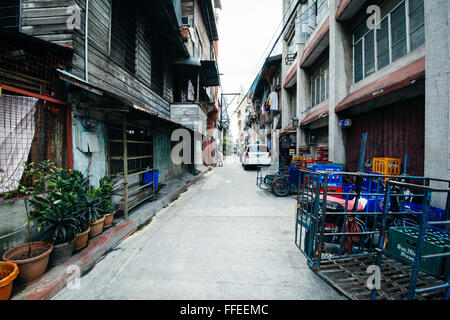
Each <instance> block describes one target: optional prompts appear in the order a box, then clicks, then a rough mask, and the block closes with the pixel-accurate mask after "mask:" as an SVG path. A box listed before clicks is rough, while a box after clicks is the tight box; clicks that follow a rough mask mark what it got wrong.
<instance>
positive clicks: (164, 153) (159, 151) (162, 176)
mask: <svg viewBox="0 0 450 320" xmlns="http://www.w3.org/2000/svg"><path fill="white" fill-rule="evenodd" d="M170 143H171V141H170V137H168V136H166V135H163V134H160V135H157V136H155V137H154V138H153V158H154V161H153V166H154V168H155V169H158V170H159V181H160V182H161V183H164V182H165V181H166V179H167V175H168V169H169V167H170V165H171V163H172V160H171V158H170V155H171V147H170Z"/></svg>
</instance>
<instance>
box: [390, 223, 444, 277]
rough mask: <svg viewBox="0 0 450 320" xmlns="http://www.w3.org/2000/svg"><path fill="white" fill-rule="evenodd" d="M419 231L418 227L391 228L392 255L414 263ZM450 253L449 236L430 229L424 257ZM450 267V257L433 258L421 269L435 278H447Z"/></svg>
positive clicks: (424, 261)
mask: <svg viewBox="0 0 450 320" xmlns="http://www.w3.org/2000/svg"><path fill="white" fill-rule="evenodd" d="M418 235H419V230H418V228H416V227H396V228H389V233H388V239H389V241H388V246H387V248H386V250H387V251H389V252H390V253H391V254H393V255H394V256H396V257H397V258H399V259H401V260H404V261H406V262H412V261H413V260H414V256H415V254H416V245H417V238H418ZM447 251H450V239H449V237H448V234H445V233H441V232H435V231H434V230H432V229H430V230H429V231H427V232H426V234H425V242H424V246H423V253H422V255H423V256H424V255H429V254H438V253H444V252H447ZM449 267H450V257H441V258H432V259H426V260H422V263H421V265H420V269H421V270H423V271H426V272H428V273H430V274H432V275H434V276H437V277H441V276H445V277H446V276H447V275H448V271H449Z"/></svg>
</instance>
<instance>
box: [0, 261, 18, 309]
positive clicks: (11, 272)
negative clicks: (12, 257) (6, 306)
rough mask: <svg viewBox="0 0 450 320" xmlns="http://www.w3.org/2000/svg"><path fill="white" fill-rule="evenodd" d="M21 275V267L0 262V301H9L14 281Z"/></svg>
mask: <svg viewBox="0 0 450 320" xmlns="http://www.w3.org/2000/svg"><path fill="white" fill-rule="evenodd" d="M18 274H19V267H18V266H17V264H15V263H12V262H5V261H0V300H8V299H9V297H10V295H11V291H12V287H13V281H14V279H16V278H17V275H18Z"/></svg>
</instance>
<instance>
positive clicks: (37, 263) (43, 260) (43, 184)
mask: <svg viewBox="0 0 450 320" xmlns="http://www.w3.org/2000/svg"><path fill="white" fill-rule="evenodd" d="M23 166H24V171H23V174H22V179H21V181H20V183H19V186H18V188H17V190H15V191H14V192H12V193H8V194H7V195H6V197H7V198H10V197H15V196H17V197H18V198H20V199H22V200H23V201H24V203H25V213H26V216H27V218H26V221H25V226H26V228H27V234H28V243H26V244H22V245H20V246H17V247H14V248H12V249H10V250H8V251H6V252H5V253H4V254H3V260H5V261H10V262H13V263H15V264H17V265H18V266H19V276H18V278H17V280H18V281H19V282H22V283H30V282H34V281H36V280H38V279H39V278H40V277H41V276H42V275H43V274H44V272H45V270H46V268H47V265H48V261H49V256H50V253H51V252H52V250H53V245H52V244H51V243H48V242H42V241H37V242H31V234H32V227H33V223H34V217H33V215H32V212H31V210H29V201H30V199H31V198H32V197H33V196H35V195H37V194H40V193H43V192H45V191H46V189H47V186H48V184H47V182H48V180H49V177H50V176H51V175H52V174H53V173H54V167H53V164H52V163H51V162H50V161H49V160H47V161H43V162H41V163H39V164H38V165H36V164H35V163H33V162H31V163H28V162H25V163H24V165H23Z"/></svg>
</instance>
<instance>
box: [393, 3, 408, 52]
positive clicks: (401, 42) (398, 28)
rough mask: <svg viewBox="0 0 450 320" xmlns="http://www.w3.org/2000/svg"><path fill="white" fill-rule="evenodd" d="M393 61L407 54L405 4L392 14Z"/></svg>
mask: <svg viewBox="0 0 450 320" xmlns="http://www.w3.org/2000/svg"><path fill="white" fill-rule="evenodd" d="M391 33H392V35H391V37H392V61H395V60H397V59H399V58H401V57H403V56H404V55H405V54H406V51H407V48H406V11H405V3H404V2H403V3H402V4H401V5H399V6H398V7H397V8H396V9H395V10H394V11H392V13H391Z"/></svg>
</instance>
